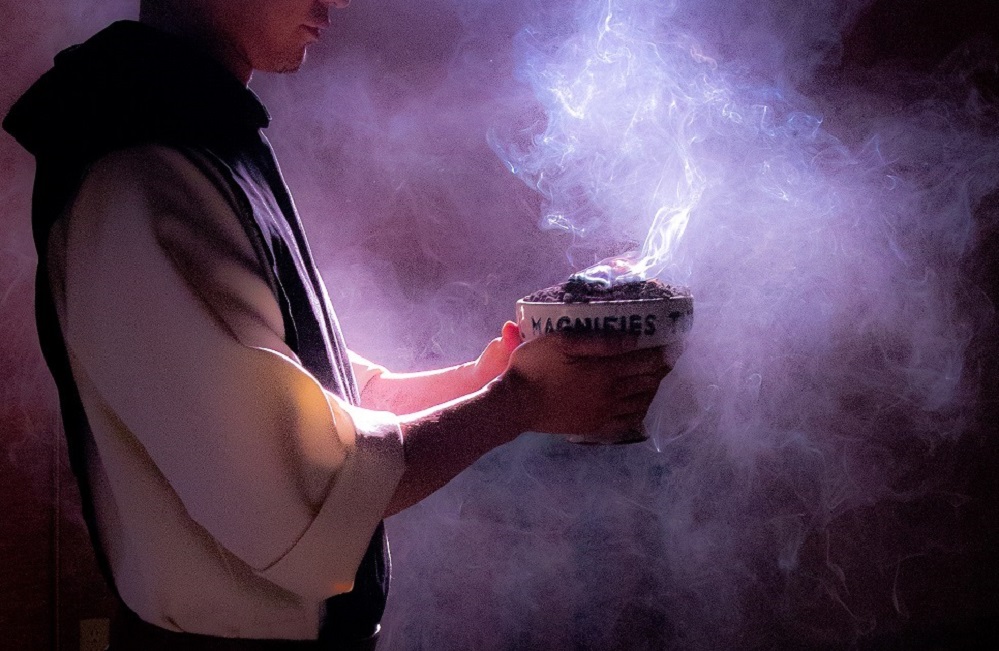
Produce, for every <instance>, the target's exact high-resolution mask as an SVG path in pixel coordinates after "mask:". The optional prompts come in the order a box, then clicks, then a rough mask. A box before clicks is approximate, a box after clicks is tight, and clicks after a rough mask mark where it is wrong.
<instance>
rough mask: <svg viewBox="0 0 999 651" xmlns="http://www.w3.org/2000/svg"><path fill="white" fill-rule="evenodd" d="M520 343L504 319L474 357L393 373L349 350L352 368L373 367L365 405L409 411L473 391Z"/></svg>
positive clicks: (364, 394) (363, 399) (364, 391)
mask: <svg viewBox="0 0 999 651" xmlns="http://www.w3.org/2000/svg"><path fill="white" fill-rule="evenodd" d="M519 343H520V335H519V331H518V329H517V326H516V324H514V323H512V322H507V323H506V325H504V327H503V330H502V333H501V336H499V337H497V338H496V339H493V340H492V341H490V342H489V344H488V345H487V346H486V347H485V350H483V351H482V354H481V355H479V357H478V359H476V360H474V361H471V362H467V363H465V364H459V365H458V366H451V367H449V368H444V369H438V370H433V371H420V372H416V373H394V372H392V371H388V370H386V369H384V368H381V367H377V366H375V365H374V364H372V363H371V362H369V361H367V360H366V359H364V358H362V357H360V356H359V355H357V354H356V353H353V352H352V353H351V358H352V361H353V362H354V366H355V369H359V368H360V369H367V368H376V369H378V370H376V371H374V372H371V373H364V375H366V376H368V375H369V376H370V378H371V379H370V380H368V381H367V382H365V383H364V384H363V387H362V392H361V406H362V407H365V408H367V409H376V410H380V411H390V412H392V413H395V414H411V413H414V412H418V411H423V410H424V409H430V408H431V407H435V406H437V405H442V404H444V403H446V402H451V401H452V400H457V399H458V398H461V397H463V396H468V395H471V394H473V393H476V392H477V391H479V390H480V389H482V387H484V386H486V384H488V383H489V382H491V381H493V380H495V379H496V378H497V377H499V376H500V374H502V373H503V371H505V370H506V367H507V364H508V363H509V361H510V353H512V352H513V350H514V349H515V348H516V347H517V345H518V344H519Z"/></svg>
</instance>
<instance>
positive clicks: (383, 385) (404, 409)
mask: <svg viewBox="0 0 999 651" xmlns="http://www.w3.org/2000/svg"><path fill="white" fill-rule="evenodd" d="M479 371H480V369H479V367H478V365H477V364H476V362H468V363H467V364H461V365H460V366H452V367H450V368H445V369H440V370H436V371H425V372H420V373H393V372H391V371H387V372H385V373H382V374H381V375H379V376H377V377H375V378H373V379H372V380H371V381H370V382H368V384H367V386H365V387H364V393H363V394H362V395H361V406H362V407H364V408H366V409H374V410H379V411H390V412H392V413H394V414H412V413H415V412H418V411H423V410H426V409H430V408H432V407H436V406H437V405H441V404H444V403H447V402H451V401H452V400H456V399H458V398H461V397H464V396H467V395H469V394H472V393H475V392H476V391H479V390H480V389H481V388H482V387H483V385H485V384H486V382H489V381H490V380H492V379H493V377H495V376H492V377H482V373H480V372H479Z"/></svg>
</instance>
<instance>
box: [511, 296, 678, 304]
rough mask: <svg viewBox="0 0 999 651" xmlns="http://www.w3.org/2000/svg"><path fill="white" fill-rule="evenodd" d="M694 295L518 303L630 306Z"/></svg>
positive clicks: (521, 301)
mask: <svg viewBox="0 0 999 651" xmlns="http://www.w3.org/2000/svg"><path fill="white" fill-rule="evenodd" d="M693 300H694V295H693V294H684V295H682V296H670V297H669V298H626V299H623V300H616V301H614V300H612V301H574V302H572V303H564V302H562V301H528V300H526V299H523V298H522V299H520V300H518V301H517V305H551V306H559V307H566V306H576V305H629V304H632V303H671V302H673V301H693Z"/></svg>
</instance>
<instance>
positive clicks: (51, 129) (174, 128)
mask: <svg viewBox="0 0 999 651" xmlns="http://www.w3.org/2000/svg"><path fill="white" fill-rule="evenodd" d="M269 120H270V118H269V116H268V115H267V112H266V110H265V109H264V107H263V105H261V104H260V102H259V100H258V99H257V98H256V96H255V95H254V94H253V93H252V92H251V91H249V90H248V89H246V88H245V87H244V86H243V85H242V84H240V83H239V81H238V80H236V79H235V78H234V77H233V76H232V75H231V74H229V73H228V71H226V70H225V69H224V68H222V67H221V66H219V65H218V64H217V63H216V62H214V61H213V60H211V59H210V58H208V57H206V56H204V55H202V54H200V53H199V52H197V51H195V50H193V49H192V48H190V47H188V45H187V44H186V43H184V42H182V41H180V40H178V39H175V38H173V37H171V36H168V35H165V34H162V33H160V32H158V31H156V30H153V29H151V28H149V27H147V26H144V25H140V24H138V23H132V22H121V23H115V24H114V25H112V26H111V27H109V28H107V29H106V30H104V31H103V32H101V33H99V34H97V35H96V36H94V37H93V38H92V39H90V40H89V41H87V42H86V43H84V44H82V45H80V46H76V47H74V48H70V49H69V50H66V51H64V52H62V53H60V55H58V56H57V57H56V65H55V67H54V68H53V69H52V70H51V71H49V72H48V73H46V74H45V75H44V76H43V77H42V78H41V79H40V80H39V81H38V82H37V83H36V84H35V85H34V86H32V88H31V89H30V90H29V91H28V92H27V93H26V94H25V95H24V96H23V97H22V98H21V99H20V100H19V101H18V103H17V104H15V106H14V107H13V109H12V110H11V112H10V114H9V115H8V117H7V119H6V121H5V122H4V127H5V128H6V129H7V131H9V132H10V133H11V134H12V135H14V136H15V137H16V138H17V139H18V141H19V142H21V144H22V145H24V146H25V148H26V149H28V150H29V151H30V152H31V153H33V154H34V155H35V157H36V160H37V167H36V176H35V187H34V195H33V204H32V224H33V230H34V238H35V245H36V247H37V250H38V261H39V264H38V275H37V278H36V300H35V310H36V320H37V326H38V333H39V339H40V343H41V347H42V352H43V353H44V355H45V359H46V362H47V363H48V366H49V369H50V370H51V372H52V375H53V377H54V378H55V381H56V386H57V388H58V391H59V399H60V408H61V411H62V416H63V423H64V426H65V431H66V438H67V441H68V449H69V457H70V462H71V464H72V467H73V470H74V472H75V474H76V477H77V479H78V481H79V483H80V491H81V495H82V497H83V509H84V516H85V519H86V521H87V524H88V527H89V529H90V534H91V538H92V539H93V541H94V543H95V549H96V551H97V555H98V561H99V562H100V564H101V569H102V570H103V572H104V575H105V578H106V579H107V580H108V583H109V585H110V586H111V587H112V589H113V588H114V583H113V579H112V577H111V574H110V571H109V569H108V565H107V562H106V559H105V558H104V557H103V553H102V551H101V549H102V547H101V545H100V541H99V539H98V532H97V528H96V526H95V519H94V514H93V501H92V499H91V492H90V487H89V484H88V478H87V473H86V459H85V456H84V441H85V440H86V438H87V437H88V436H89V425H88V423H87V418H86V415H85V413H84V411H83V406H82V404H81V402H80V397H79V395H78V393H77V389H76V385H75V383H74V380H73V377H72V375H71V372H70V367H69V361H68V358H67V353H66V348H65V344H64V342H63V338H62V333H61V332H60V330H59V327H58V322H57V319H56V312H55V306H54V303H53V299H52V295H51V292H50V289H49V284H48V279H47V273H46V271H47V243H48V236H49V232H50V230H51V226H52V224H53V223H54V222H55V221H56V220H57V219H58V218H59V216H60V215H61V214H62V213H63V211H64V209H65V207H66V205H67V202H68V201H69V200H70V199H71V198H72V196H73V195H74V194H75V192H76V190H77V188H78V187H79V184H80V182H81V181H82V179H83V177H84V175H85V174H86V172H87V170H88V168H89V166H90V165H91V164H92V163H93V162H94V161H95V160H97V159H98V158H100V157H101V156H103V155H105V154H107V153H109V152H111V151H114V150H116V149H120V148H123V147H129V146H135V145H141V144H154V143H155V144H163V145H167V146H172V147H176V148H177V149H179V150H181V151H182V152H184V153H185V154H186V155H187V156H188V158H190V160H192V161H193V162H194V163H195V164H197V165H199V166H200V167H201V169H202V171H203V172H204V173H205V174H206V176H208V177H209V178H210V179H212V180H213V182H215V183H216V184H217V185H219V186H220V188H219V189H220V190H222V191H223V193H224V194H225V195H226V196H228V197H229V198H230V201H231V203H232V206H233V209H234V210H235V212H236V214H237V215H238V217H239V219H240V220H241V222H242V225H243V227H244V229H245V231H246V234H247V236H248V237H249V238H250V241H251V243H252V244H253V246H254V248H255V250H256V252H257V256H258V258H259V260H260V263H261V267H262V268H263V269H264V270H265V273H266V274H267V275H268V280H269V281H270V284H271V287H272V290H273V292H274V296H275V298H276V299H277V301H278V304H279V305H280V307H281V313H282V316H283V320H284V327H285V339H286V342H287V344H288V346H289V348H291V349H292V350H293V351H295V353H296V354H297V355H298V357H299V358H300V359H301V361H302V363H303V365H304V366H305V368H306V369H308V371H309V372H310V373H312V374H313V375H314V376H315V377H316V379H317V380H319V382H320V383H321V384H322V385H323V386H324V387H325V388H326V389H327V390H329V391H331V392H332V393H334V394H336V395H338V396H339V397H341V398H343V399H344V400H346V401H348V402H350V403H352V404H357V403H358V401H359V396H358V391H357V385H356V382H355V380H354V376H353V373H352V372H351V369H350V363H349V361H348V359H347V350H346V347H345V346H344V343H343V337H342V335H341V332H340V327H339V325H338V323H337V320H336V315H335V314H334V313H333V310H332V308H331V306H330V303H329V299H328V297H327V295H326V291H325V288H324V286H323V283H322V280H321V278H320V276H319V273H318V271H317V269H316V266H315V263H314V261H313V259H312V255H311V253H310V251H309V246H308V243H307V241H306V239H305V234H304V232H303V230H302V225H301V221H300V220H299V217H298V214H297V212H296V211H295V208H294V205H293V203H292V200H291V196H290V194H289V192H288V189H287V187H286V186H285V183H284V180H283V178H282V176H281V172H280V170H279V168H278V165H277V162H276V160H275V158H274V154H273V152H272V150H271V148H270V146H269V144H268V143H267V141H266V139H265V138H264V136H263V135H262V133H261V129H263V128H265V127H266V126H267V125H268V123H269ZM388 581H389V567H388V547H387V542H386V540H385V533H384V527H383V526H382V525H379V527H378V529H377V531H376V532H375V534H374V537H373V539H372V541H371V544H370V545H369V547H368V550H367V553H366V554H365V557H364V559H363V561H362V563H361V566H360V569H359V570H358V574H357V577H356V581H355V587H354V590H353V591H352V592H350V593H347V594H343V595H338V596H336V597H333V598H331V599H329V600H328V601H327V608H326V616H325V618H324V622H323V626H322V629H321V631H320V639H323V640H330V641H331V642H332V643H334V644H335V643H336V642H337V641H342V640H345V639H354V638H364V637H367V636H369V635H371V634H372V633H373V632H374V631H375V630H376V629H377V626H378V622H379V621H380V619H381V616H382V613H383V612H384V608H385V599H386V596H387V593H388Z"/></svg>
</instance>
